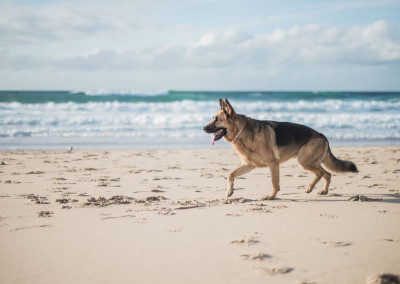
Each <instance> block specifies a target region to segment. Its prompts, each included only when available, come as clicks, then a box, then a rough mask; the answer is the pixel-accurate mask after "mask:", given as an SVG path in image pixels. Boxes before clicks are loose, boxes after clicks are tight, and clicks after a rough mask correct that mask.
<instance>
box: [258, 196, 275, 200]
mask: <svg viewBox="0 0 400 284" xmlns="http://www.w3.org/2000/svg"><path fill="white" fill-rule="evenodd" d="M273 199H275V196H274V195H266V196H263V198H261V200H273Z"/></svg>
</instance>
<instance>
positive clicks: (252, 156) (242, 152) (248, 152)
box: [233, 145, 274, 167]
mask: <svg viewBox="0 0 400 284" xmlns="http://www.w3.org/2000/svg"><path fill="white" fill-rule="evenodd" d="M233 148H234V149H235V151H236V152H237V153H238V154H239V156H240V158H241V160H242V161H243V162H244V163H246V164H251V165H253V166H255V167H268V165H270V164H271V163H273V161H274V157H273V154H272V153H271V152H269V151H267V149H250V148H245V147H240V146H239V145H233Z"/></svg>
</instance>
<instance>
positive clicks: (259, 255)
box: [239, 252, 271, 261]
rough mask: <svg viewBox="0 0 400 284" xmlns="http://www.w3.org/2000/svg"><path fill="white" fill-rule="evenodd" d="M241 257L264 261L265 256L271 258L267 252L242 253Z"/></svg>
mask: <svg viewBox="0 0 400 284" xmlns="http://www.w3.org/2000/svg"><path fill="white" fill-rule="evenodd" d="M239 258H240V259H243V260H261V261H263V260H264V259H265V258H271V256H270V255H269V254H266V253H262V252H260V253H254V254H241V255H239Z"/></svg>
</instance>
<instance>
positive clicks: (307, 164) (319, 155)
mask: <svg viewBox="0 0 400 284" xmlns="http://www.w3.org/2000/svg"><path fill="white" fill-rule="evenodd" d="M326 149H327V142H326V141H324V140H313V141H311V142H310V143H308V144H306V145H304V146H303V147H302V148H301V149H300V151H299V153H298V156H297V160H298V161H299V164H300V166H301V167H302V168H303V169H305V170H306V171H310V172H313V173H314V174H315V177H314V179H313V180H312V181H311V182H310V184H309V185H308V186H307V189H306V192H307V193H310V192H311V191H312V190H313V189H314V187H315V185H316V184H317V183H318V182H319V181H320V180H321V178H322V177H323V178H324V179H325V185H324V187H323V189H322V190H321V191H319V192H318V194H327V193H328V188H329V184H330V181H331V174H330V173H329V172H327V171H326V170H325V169H324V168H323V167H322V166H321V161H322V160H323V158H324V157H325V155H326Z"/></svg>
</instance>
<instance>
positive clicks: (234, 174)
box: [226, 164, 255, 197]
mask: <svg viewBox="0 0 400 284" xmlns="http://www.w3.org/2000/svg"><path fill="white" fill-rule="evenodd" d="M254 168H255V167H254V166H252V165H249V164H242V165H240V166H239V167H238V168H237V169H236V170H234V171H233V172H231V173H229V175H228V188H227V190H226V197H229V196H231V195H232V194H233V181H234V180H235V178H237V177H238V176H241V175H244V174H247V173H248V172H250V171H252V170H253V169H254Z"/></svg>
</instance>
